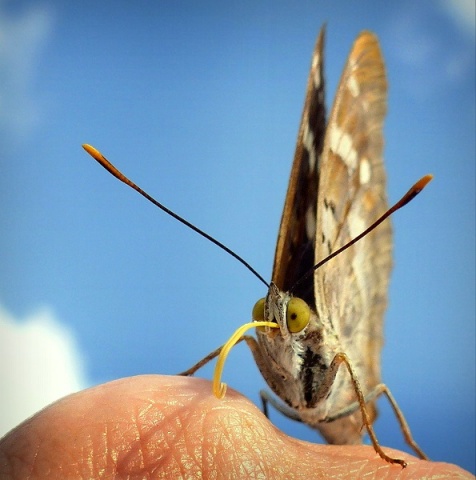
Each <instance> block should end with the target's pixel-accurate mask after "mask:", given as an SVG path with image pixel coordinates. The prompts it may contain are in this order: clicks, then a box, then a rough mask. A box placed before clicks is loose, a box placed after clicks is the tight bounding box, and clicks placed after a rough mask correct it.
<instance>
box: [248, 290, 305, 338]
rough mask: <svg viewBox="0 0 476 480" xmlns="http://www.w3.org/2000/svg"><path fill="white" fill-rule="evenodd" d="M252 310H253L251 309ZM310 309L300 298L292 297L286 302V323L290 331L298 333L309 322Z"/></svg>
mask: <svg viewBox="0 0 476 480" xmlns="http://www.w3.org/2000/svg"><path fill="white" fill-rule="evenodd" d="M253 311H254V310H253ZM310 318H311V310H310V309H309V306H308V305H307V303H306V302H305V301H304V300H302V299H301V298H297V297H292V298H291V299H290V300H289V302H288V309H287V312H286V324H287V326H288V329H289V331H290V332H291V333H298V332H300V331H301V330H302V329H303V328H305V327H306V326H307V324H308V323H309V319H310Z"/></svg>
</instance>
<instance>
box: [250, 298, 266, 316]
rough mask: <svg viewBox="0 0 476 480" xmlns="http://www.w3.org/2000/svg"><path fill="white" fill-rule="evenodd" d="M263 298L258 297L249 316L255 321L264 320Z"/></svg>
mask: <svg viewBox="0 0 476 480" xmlns="http://www.w3.org/2000/svg"><path fill="white" fill-rule="evenodd" d="M264 302H265V299H264V298H260V299H259V300H258V301H257V302H256V303H255V306H254V307H253V311H252V313H251V318H253V320H254V321H255V322H262V321H263V320H264Z"/></svg>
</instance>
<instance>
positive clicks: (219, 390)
mask: <svg viewBox="0 0 476 480" xmlns="http://www.w3.org/2000/svg"><path fill="white" fill-rule="evenodd" d="M256 327H270V328H279V326H278V324H277V323H274V322H249V323H245V324H244V325H241V327H239V328H237V329H236V331H235V333H233V335H232V336H231V337H230V338H229V339H228V341H227V342H226V343H225V345H223V348H222V349H221V352H220V355H219V356H218V360H217V364H216V366H215V373H214V374H213V393H214V395H215V397H217V398H223V397H224V396H225V393H226V383H222V382H221V376H222V373H223V367H224V366H225V360H226V357H228V354H229V353H230V350H231V349H232V348H233V347H234V346H235V344H236V343H237V342H238V341H239V340H240V338H241V337H242V336H243V334H244V333H245V332H246V331H247V330H250V329H251V328H256Z"/></svg>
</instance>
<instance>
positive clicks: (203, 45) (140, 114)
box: [0, 0, 475, 472]
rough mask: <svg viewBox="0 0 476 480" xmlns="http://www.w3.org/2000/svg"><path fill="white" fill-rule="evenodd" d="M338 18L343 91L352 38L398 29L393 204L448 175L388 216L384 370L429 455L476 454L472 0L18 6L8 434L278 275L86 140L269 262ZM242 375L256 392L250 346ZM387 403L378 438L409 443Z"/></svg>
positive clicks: (183, 352)
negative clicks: (322, 38) (318, 48)
mask: <svg viewBox="0 0 476 480" xmlns="http://www.w3.org/2000/svg"><path fill="white" fill-rule="evenodd" d="M324 22H327V43H326V78H327V84H328V92H327V103H328V105H329V104H330V102H331V100H332V97H333V94H334V90H335V86H336V83H337V81H338V78H339V76H340V73H341V71H342V68H343V65H344V62H345V59H346V57H347V54H348V52H349V50H350V48H351V45H352V42H353V40H354V39H355V37H356V35H357V34H358V33H359V32H360V31H361V30H363V29H369V30H372V31H374V32H375V33H376V34H377V35H378V37H379V39H380V42H381V46H382V49H383V52H384V57H385V60H386V65H387V70H388V77H389V112H388V117H387V121H386V124H385V136H386V148H385V159H386V165H387V172H388V194H389V199H390V201H396V200H397V199H398V198H400V196H401V195H402V194H403V193H404V192H406V190H407V189H408V188H409V186H410V185H411V184H413V183H414V182H415V181H416V180H417V179H418V178H419V177H421V176H422V175H424V174H426V173H433V174H434V176H435V179H434V181H433V182H432V183H431V184H430V185H429V186H428V188H427V189H426V190H425V192H424V193H422V195H420V196H419V197H418V198H417V199H416V200H414V202H413V203H411V204H410V205H409V206H407V207H406V208H405V209H404V210H402V211H400V212H398V213H397V214H396V215H394V218H393V224H394V228H395V268H394V272H393V277H392V283H391V287H390V304H389V309H388V313H387V316H386V329H385V331H386V334H385V337H386V344H385V347H384V350H383V357H382V362H383V367H382V368H383V380H384V381H385V383H387V385H388V386H389V387H390V388H391V390H392V392H393V394H394V396H395V397H396V399H397V401H398V402H399V405H400V406H401V408H402V410H403V412H404V413H405V415H406V418H407V420H408V422H409V424H410V426H411V428H412V431H413V433H414V437H415V438H416V440H417V441H418V442H419V444H420V445H421V447H422V448H423V449H424V450H425V452H426V453H427V454H428V455H429V456H430V458H432V459H434V460H439V461H447V462H453V463H457V464H459V465H461V466H463V467H465V468H466V469H470V470H471V471H472V472H474V471H475V305H474V302H475V300H474V297H475V271H474V270H475V258H474V256H475V242H474V240H475V133H474V132H475V87H474V85H475V61H474V56H475V25H474V2H473V1H472V0H469V1H446V2H439V1H429V0H427V1H420V2H413V1H410V0H403V1H401V2H379V1H373V2H372V1H367V2H353V3H351V2H323V1H302V2H299V5H298V6H296V4H292V3H291V2H280V1H277V2H275V1H263V2H253V1H242V2H218V1H216V2H212V1H208V2H207V1H203V2H192V1H177V2H162V1H159V2H146V1H138V2H120V1H114V2H112V1H103V2H93V1H89V0H87V1H83V2H81V3H78V2H60V1H56V2H54V1H42V0H40V1H34V2H33V1H31V2H27V1H18V0H17V1H5V0H0V162H1V163H0V168H1V177H0V390H1V394H0V412H1V413H0V434H1V433H2V432H3V433H4V432H6V431H7V430H8V429H9V428H11V427H13V426H14V425H16V424H17V423H19V422H20V421H21V420H23V419H24V418H25V417H27V416H28V415H30V414H31V413H33V412H35V411H37V410H38V409H40V408H41V407H43V406H44V405H46V404H48V403H49V402H51V401H53V400H54V399H56V398H59V397H61V396H62V395H65V394H67V393H69V392H71V391H76V390H79V389H81V388H84V387H87V386H91V385H96V384H98V383H102V382H106V381H109V380H113V379H116V378H120V377H125V376H129V375H139V374H146V373H160V374H174V373H177V372H179V371H181V370H184V369H186V368H188V367H190V366H191V365H192V364H194V363H195V362H196V361H197V360H199V359H200V358H202V357H203V356H204V355H205V354H207V353H208V352H209V351H211V350H213V349H215V348H216V347H217V346H219V345H220V344H222V343H223V342H224V341H225V340H226V339H227V338H228V337H229V335H230V334H231V333H232V332H233V331H234V330H235V329H236V328H237V327H238V326H239V325H241V324H242V323H245V322H246V321H249V319H250V312H251V308H252V306H253V305H254V302H255V301H256V300H257V299H258V298H260V297H262V296H264V295H265V291H264V289H263V285H262V284H261V283H260V282H259V281H258V280H257V279H256V278H254V277H253V276H252V275H251V274H250V273H249V272H248V271H247V270H245V269H244V268H243V266H242V265H241V264H239V263H238V262H236V261H235V260H233V259H232V258H230V257H228V256H227V255H226V254H225V253H224V252H222V251H221V250H219V249H218V248H216V247H215V246H214V245H212V244H210V243H208V242H206V241H205V240H204V239H202V238H201V237H199V236H197V235H196V234H194V233H193V232H191V231H188V230H187V229H186V228H185V227H183V226H182V225H181V224H179V223H178V222H176V221H175V220H173V219H171V218H168V217H167V216H166V215H165V214H163V213H162V212H160V211H159V210H157V209H156V208H155V207H153V206H152V205H150V204H148V203H147V202H146V201H145V200H144V199H142V198H141V197H139V196H138V195H137V194H136V193H135V192H133V191H132V190H130V189H127V188H126V187H125V186H124V185H123V184H121V183H120V182H118V181H117V180H116V179H114V178H113V177H112V176H110V175H108V174H107V173H106V172H105V171H104V170H103V169H101V168H100V167H99V166H98V165H97V164H96V163H95V162H94V161H93V160H92V159H91V158H90V157H89V156H88V155H87V154H86V153H85V152H84V151H83V150H82V148H81V144H82V143H91V144H92V145H94V146H96V147H97V148H98V149H100V150H101V151H102V152H103V153H104V154H105V155H106V156H107V157H108V158H109V159H110V160H111V161H112V162H113V163H114V164H116V166H117V167H119V168H120V169H121V170H122V171H123V172H124V173H125V174H126V175H128V176H130V178H131V179H132V180H134V181H135V182H136V183H138V184H139V185H141V186H142V187H143V188H144V189H145V190H147V191H148V192H149V193H150V194H152V195H154V196H155V197H156V198H157V199H159V200H160V201H161V202H163V203H165V204H166V205H167V206H168V207H169V208H172V209H173V210H175V211H176V212H177V213H179V214H181V215H182V216H184V217H185V218H187V219H188V220H189V221H191V222H193V223H195V224H196V225H198V226H199V227H200V228H202V229H204V230H205V231H207V232H208V233H209V234H211V235H213V236H215V237H216V238H218V239H219V240H220V241H222V242H224V243H225V244H226V245H228V246H229V247H231V248H232V249H233V250H235V251H236V252H237V253H238V254H240V255H241V256H243V257H244V258H245V259H246V260H247V261H248V262H249V263H251V264H252V265H253V266H254V268H256V269H257V270H258V271H259V272H260V273H261V274H262V275H263V276H264V277H265V278H270V275H271V266H272V261H273V254H274V246H275V241H276V234H277V229H278V224H279V219H280V215H281V209H282V205H283V201H284V195H285V191H286V187H287V182H288V176H289V171H290V168H291V161H292V158H293V152H294V147H295V140H296V135H297V129H298V123H299V119H300V115H301V110H302V105H303V100H304V90H305V85H306V80H307V74H308V69H309V64H310V58H311V52H312V48H313V45H314V42H315V38H316V36H317V33H318V31H319V29H320V27H321V25H322V24H323V23H324ZM211 369H212V366H210V368H204V369H203V370H202V371H201V372H200V375H201V376H203V377H205V378H211V376H212V370H211ZM224 379H225V381H226V382H227V383H228V384H229V386H230V387H233V388H235V389H237V390H239V391H240V392H242V393H243V394H245V395H246V396H247V397H248V398H250V399H251V400H252V401H254V402H255V403H258V399H259V397H258V392H259V390H260V389H261V388H263V387H264V380H263V379H262V378H261V376H260V374H259V372H258V370H257V368H256V367H255V365H254V363H253V360H252V356H251V353H250V352H249V351H248V350H247V349H246V347H245V346H244V345H240V346H238V347H237V348H236V349H234V351H233V352H232V354H231V356H230V358H229V360H228V362H227V364H226V367H225V373H224ZM379 408H380V418H379V420H378V422H377V425H376V429H377V434H378V437H379V440H380V441H381V443H382V444H384V445H388V446H392V447H395V448H405V447H404V444H403V440H402V437H401V433H400V431H399V428H398V425H397V422H396V420H395V418H394V416H393V414H392V413H391V411H390V408H389V407H388V405H387V403H386V402H385V400H384V399H382V400H381V401H380V402H379ZM271 419H272V421H273V422H274V423H275V424H276V425H278V426H279V427H280V428H281V429H283V430H284V431H285V432H286V433H288V434H290V435H293V436H297V437H299V438H302V439H305V440H308V441H318V437H317V435H316V433H315V432H314V431H312V430H310V429H309V428H307V427H306V426H303V425H297V424H294V423H292V422H290V421H288V420H286V419H284V418H282V416H281V415H279V414H278V413H276V412H272V413H271Z"/></svg>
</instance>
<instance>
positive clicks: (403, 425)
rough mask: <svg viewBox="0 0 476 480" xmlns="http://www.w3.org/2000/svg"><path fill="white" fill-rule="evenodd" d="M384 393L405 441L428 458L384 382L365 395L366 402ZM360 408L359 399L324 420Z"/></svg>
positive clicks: (334, 418)
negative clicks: (414, 437)
mask: <svg viewBox="0 0 476 480" xmlns="http://www.w3.org/2000/svg"><path fill="white" fill-rule="evenodd" d="M382 394H383V395H385V396H386V397H387V400H388V401H389V402H390V405H391V407H392V410H393V412H394V413H395V416H396V417H397V420H398V423H399V425H400V430H401V431H402V433H403V437H404V438H405V441H406V442H407V444H408V445H409V446H410V447H411V448H412V449H413V451H414V452H415V453H416V454H417V455H418V456H419V457H420V458H421V459H423V460H428V457H427V456H426V455H425V453H424V452H423V451H422V449H421V448H420V447H419V446H418V444H417V443H416V442H415V440H414V439H413V435H412V432H411V431H410V427H409V425H408V423H407V421H406V420H405V416H404V415H403V412H402V411H401V410H400V407H399V406H398V404H397V402H396V400H395V398H394V397H393V395H392V393H391V392H390V390H389V388H388V387H387V385H385V384H384V383H379V384H378V385H377V386H376V387H375V388H374V389H373V390H372V391H371V392H370V393H368V394H367V395H365V397H364V400H365V403H366V404H367V403H369V402H371V401H372V400H375V399H377V398H378V397H380V395H382ZM359 408H360V403H359V402H358V401H357V402H353V403H351V404H350V405H348V406H347V407H346V408H344V409H342V410H340V411H339V412H337V413H335V414H334V415H332V417H327V418H325V419H324V420H323V421H324V422H326V423H329V422H333V421H334V420H338V419H339V418H342V417H346V416H347V415H350V414H352V413H354V412H355V411H356V410H358V409H359Z"/></svg>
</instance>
